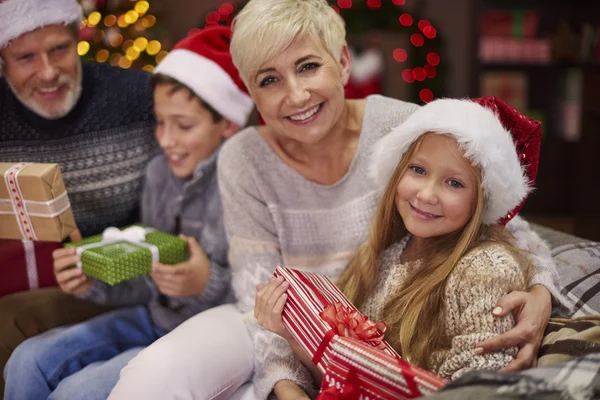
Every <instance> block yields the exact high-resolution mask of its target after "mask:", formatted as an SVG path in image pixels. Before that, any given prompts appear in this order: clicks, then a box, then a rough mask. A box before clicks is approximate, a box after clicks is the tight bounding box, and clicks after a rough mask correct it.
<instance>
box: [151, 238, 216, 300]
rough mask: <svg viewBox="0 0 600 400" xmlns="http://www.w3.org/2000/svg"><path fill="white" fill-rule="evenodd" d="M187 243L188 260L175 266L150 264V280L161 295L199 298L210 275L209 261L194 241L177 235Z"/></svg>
mask: <svg viewBox="0 0 600 400" xmlns="http://www.w3.org/2000/svg"><path fill="white" fill-rule="evenodd" d="M179 237H181V238H182V239H185V240H186V241H187V245H188V248H189V251H190V259H189V260H188V261H186V262H182V263H179V264H175V265H165V264H161V263H158V262H157V263H154V264H152V271H153V272H152V274H150V276H151V277H152V280H154V283H156V286H157V287H158V290H159V291H160V292H161V293H162V294H166V295H167V296H171V297H190V296H199V295H200V294H202V292H203V291H204V288H205V287H206V283H207V282H208V277H209V273H210V260H209V259H208V257H207V256H206V253H204V250H202V248H201V247H200V245H199V244H198V242H197V241H196V239H194V238H193V237H189V236H183V235H179Z"/></svg>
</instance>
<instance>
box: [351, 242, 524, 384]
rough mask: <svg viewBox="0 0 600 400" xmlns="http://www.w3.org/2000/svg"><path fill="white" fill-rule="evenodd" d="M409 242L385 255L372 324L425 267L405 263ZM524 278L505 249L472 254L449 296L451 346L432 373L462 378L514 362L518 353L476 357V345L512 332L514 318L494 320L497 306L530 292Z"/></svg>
mask: <svg viewBox="0 0 600 400" xmlns="http://www.w3.org/2000/svg"><path fill="white" fill-rule="evenodd" d="M407 241H408V237H406V238H404V239H403V240H401V241H400V242H398V243H396V244H394V245H392V246H390V247H389V248H388V249H387V250H386V251H385V252H384V254H383V256H382V259H381V263H380V270H379V278H378V282H377V285H376V287H375V288H374V290H373V292H372V294H371V296H369V297H368V298H367V301H366V303H365V305H364V306H363V307H362V311H363V312H364V313H365V314H366V315H368V316H369V318H371V319H372V320H375V321H376V320H379V319H381V318H382V316H381V312H382V310H383V306H384V305H385V301H386V299H387V298H388V296H389V295H390V293H394V292H395V291H397V290H398V289H399V288H400V286H401V285H402V283H403V282H404V280H405V279H406V278H407V276H408V274H409V273H410V272H411V271H414V269H415V268H418V267H419V265H420V263H419V262H415V263H407V264H402V263H400V256H401V255H402V251H403V250H404V247H405V246H406V243H407ZM524 289H525V281H524V276H523V273H522V271H521V269H520V268H519V265H518V264H517V262H516V261H515V259H514V258H513V257H512V256H511V255H510V253H509V252H508V251H507V250H506V248H505V247H504V246H502V245H497V244H493V245H486V246H482V247H480V248H478V249H475V250H473V251H471V252H470V253H469V254H467V255H466V256H465V257H463V259H462V260H461V261H460V262H459V263H458V265H457V266H456V267H455V269H454V271H453V272H452V274H451V275H450V278H449V280H448V284H447V286H446V291H445V309H444V311H443V313H444V317H445V319H444V333H445V334H446V335H447V338H448V343H451V347H450V348H448V349H444V350H441V351H438V352H436V353H434V355H433V356H432V358H431V363H432V365H433V368H432V372H434V373H436V374H438V375H440V376H442V377H445V378H449V379H456V378H459V377H460V376H462V375H463V374H465V373H467V372H469V371H471V370H474V369H489V370H497V369H500V368H502V367H504V366H506V365H507V364H508V363H509V362H511V361H512V360H513V359H514V357H515V356H516V354H517V350H518V349H517V348H516V347H513V348H510V349H507V350H503V351H498V352H493V353H489V354H482V355H476V354H475V353H474V348H475V346H474V344H475V343H478V342H481V341H483V340H485V339H489V338H492V337H494V336H498V335H500V334H501V333H504V332H506V331H508V330H510V329H511V328H512V327H513V326H514V325H515V321H514V318H513V316H512V314H510V313H509V315H508V316H506V317H505V318H502V319H498V318H495V317H494V316H492V310H493V309H494V307H496V302H497V301H498V300H499V299H500V298H501V297H502V296H504V295H505V294H507V293H510V292H512V291H515V290H524Z"/></svg>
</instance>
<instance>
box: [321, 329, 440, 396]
mask: <svg viewBox="0 0 600 400" xmlns="http://www.w3.org/2000/svg"><path fill="white" fill-rule="evenodd" d="M330 346H331V349H332V353H331V356H330V363H329V366H328V368H327V371H326V372H325V376H324V378H323V383H322V385H321V394H320V396H319V397H318V400H326V399H329V398H337V399H340V398H344V399H350V398H356V399H359V398H362V399H367V398H368V399H373V400H375V399H382V400H400V399H415V398H419V397H422V396H426V395H428V394H431V393H433V392H435V391H437V390H439V389H440V388H442V387H443V386H444V385H445V384H446V383H447V380H445V379H443V378H440V377H439V376H436V375H434V374H432V373H430V372H428V371H425V370H423V369H420V368H417V367H415V366H413V365H411V364H409V363H408V362H406V361H404V360H402V359H401V358H400V357H394V356H391V355H389V354H387V353H385V352H382V351H380V350H378V349H376V348H373V346H370V345H368V344H366V343H363V342H360V341H358V340H355V339H351V338H346V337H341V336H337V337H335V338H334V339H333V340H332V341H331V344H330Z"/></svg>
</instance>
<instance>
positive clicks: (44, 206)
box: [0, 163, 76, 242]
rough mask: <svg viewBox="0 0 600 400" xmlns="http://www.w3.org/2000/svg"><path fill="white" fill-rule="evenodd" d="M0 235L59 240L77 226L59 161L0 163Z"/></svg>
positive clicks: (11, 237) (14, 237) (51, 240)
mask: <svg viewBox="0 0 600 400" xmlns="http://www.w3.org/2000/svg"><path fill="white" fill-rule="evenodd" d="M0 175H2V176H3V177H4V179H3V182H2V183H0V238H2V239H26V240H40V241H50V242H60V241H62V240H63V239H64V238H66V237H67V236H69V234H70V233H71V232H73V231H74V230H75V228H76V226H75V219H74V218H73V212H72V211H71V205H70V203H69V198H68V196H67V192H66V189H65V184H64V182H63V179H62V176H61V174H60V169H59V167H58V164H36V163H17V164H11V163H0Z"/></svg>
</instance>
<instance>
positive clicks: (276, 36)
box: [230, 0, 346, 86]
mask: <svg viewBox="0 0 600 400" xmlns="http://www.w3.org/2000/svg"><path fill="white" fill-rule="evenodd" d="M231 28H232V30H233V32H234V34H233V38H232V40H231V46H230V51H231V55H232V58H233V63H234V64H235V66H236V67H237V69H238V71H240V76H241V77H242V80H243V81H244V83H245V84H246V85H247V86H248V82H249V81H250V79H251V77H252V75H254V74H256V72H257V71H258V70H259V68H260V66H261V65H262V64H264V63H265V62H266V61H267V60H269V59H271V58H272V57H274V56H275V55H277V54H279V53H280V52H282V51H283V50H285V49H286V48H287V47H288V46H289V45H290V44H291V43H292V41H293V40H294V39H296V38H298V37H303V36H308V37H310V38H312V39H313V40H314V41H315V43H318V44H320V45H322V46H323V47H324V48H325V50H327V52H328V53H329V54H330V55H331V56H332V57H333V59H334V60H336V61H338V62H339V61H340V57H341V54H342V49H343V47H344V45H345V44H346V28H345V26H344V20H343V19H342V18H341V17H340V16H339V15H338V14H337V13H336V12H335V11H334V10H333V9H332V8H331V6H330V5H329V4H328V3H327V1H326V0H250V1H249V2H248V3H247V4H246V5H245V6H244V8H243V9H242V10H241V11H240V13H239V14H238V15H237V16H236V18H235V19H234V21H233V24H232V26H231Z"/></svg>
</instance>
